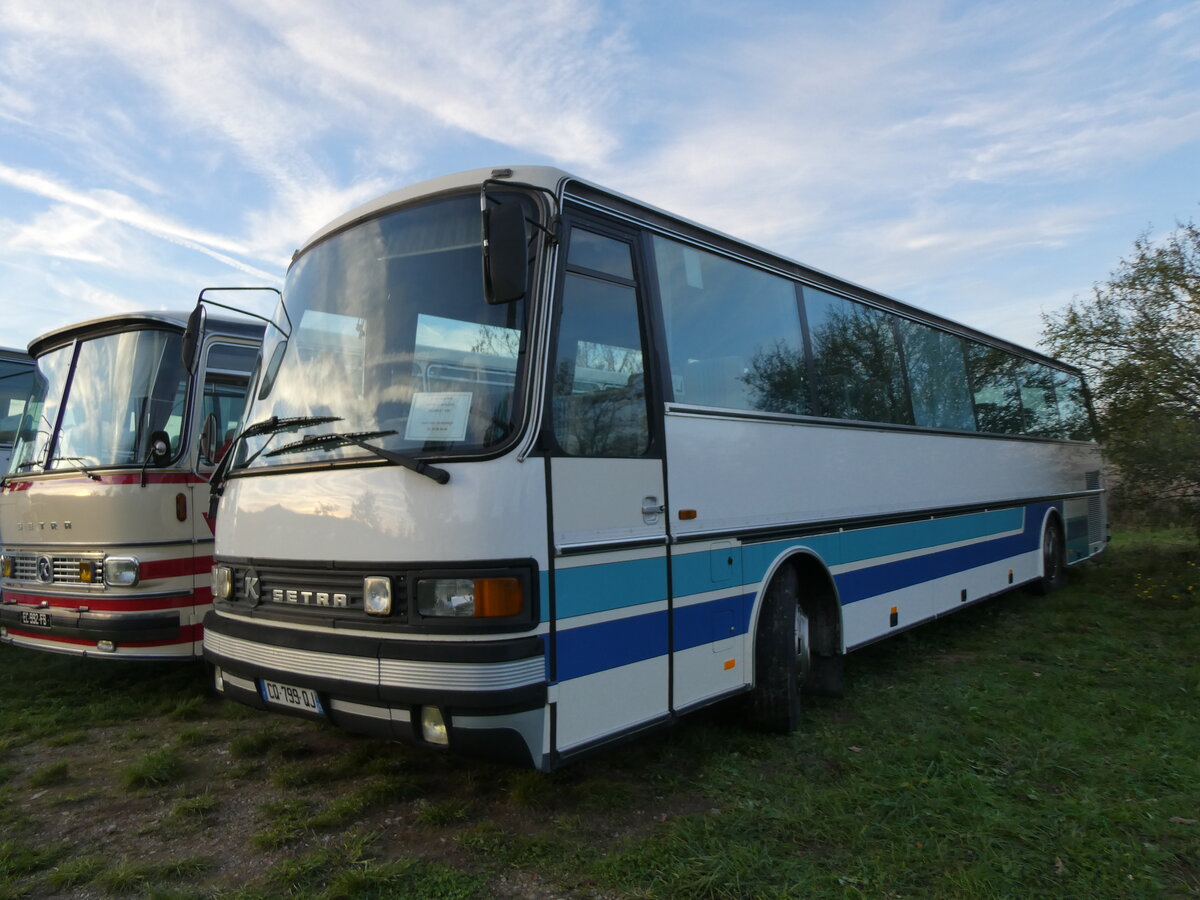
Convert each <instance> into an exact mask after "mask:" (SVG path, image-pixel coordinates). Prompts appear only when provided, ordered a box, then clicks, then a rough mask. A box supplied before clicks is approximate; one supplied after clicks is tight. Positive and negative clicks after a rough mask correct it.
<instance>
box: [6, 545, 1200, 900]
mask: <svg viewBox="0 0 1200 900" xmlns="http://www.w3.org/2000/svg"><path fill="white" fill-rule="evenodd" d="M1197 563H1200V552H1198V551H1197V548H1196V543H1195V540H1194V539H1193V538H1191V537H1190V536H1188V535H1186V534H1184V533H1181V532H1162V533H1151V532H1138V533H1137V534H1135V535H1129V536H1125V537H1124V538H1122V539H1119V540H1118V541H1117V542H1116V543H1115V544H1114V546H1113V548H1112V550H1111V551H1110V552H1109V553H1108V554H1107V555H1106V556H1105V557H1104V558H1103V559H1102V560H1101V561H1100V562H1099V563H1097V564H1095V565H1089V566H1087V567H1085V568H1083V569H1081V570H1078V571H1074V572H1073V573H1072V580H1071V584H1070V586H1069V587H1068V588H1066V589H1064V590H1062V591H1060V592H1058V593H1056V594H1053V595H1051V596H1050V597H1048V598H1036V597H1032V596H1028V595H1025V594H1022V593H1014V594H1011V595H1009V596H1007V597H1003V598H1000V599H998V600H995V601H991V602H988V603H984V604H981V605H979V606H977V607H972V608H970V609H967V610H964V611H963V612H961V613H959V614H957V615H955V616H952V617H950V618H949V619H946V620H943V621H941V622H938V623H934V624H932V625H929V626H926V627H923V628H920V629H917V630H915V631H912V632H909V633H906V634H904V635H902V636H899V637H897V638H895V639H893V640H891V641H889V642H886V643H884V644H881V645H877V646H875V647H872V648H869V649H867V650H865V651H862V652H859V653H857V654H854V655H852V656H851V657H850V659H849V661H848V664H847V682H848V684H847V696H846V698H845V699H842V700H815V701H813V702H811V703H810V704H809V705H808V707H807V710H806V713H805V717H804V723H803V728H802V730H801V731H800V732H799V733H797V734H795V735H793V736H790V737H774V736H765V735H761V734H755V733H752V732H748V731H746V730H745V729H743V728H741V727H740V726H739V725H738V723H737V721H736V718H735V717H734V715H733V714H732V712H731V711H729V710H724V709H716V710H712V711H709V712H705V713H701V714H699V715H697V716H694V717H691V718H689V719H688V720H685V721H684V722H683V723H682V724H681V725H679V726H678V727H676V728H674V729H671V730H670V731H667V732H664V733H662V734H660V735H657V736H654V737H650V738H647V739H644V740H641V741H638V742H635V743H632V744H628V745H626V746H624V747H621V748H619V749H615V750H613V751H611V752H609V753H607V754H605V755H603V756H599V757H596V758H593V759H591V760H588V761H585V762H583V763H580V764H578V765H575V766H573V767H571V768H568V769H566V770H564V771H562V772H559V773H555V774H553V775H550V776H546V775H540V774H537V773H534V772H527V771H520V770H514V769H509V768H505V767H502V766H496V765H491V764H488V763H481V762H477V761H468V760H461V759H455V758H451V757H444V756H440V755H436V754H428V753H421V752H417V751H414V750H410V749H406V748H403V747H399V746H395V745H392V744H388V743H385V742H382V741H375V740H367V739H361V738H355V737H352V736H348V735H344V734H341V733H338V732H336V731H333V730H331V729H328V728H323V727H320V726H317V725H314V724H310V723H307V722H303V721H299V720H293V719H286V718H282V717H276V716H269V715H266V714H263V713H258V712H255V711H252V710H246V709H243V708H241V707H238V706H235V705H233V704H229V703H224V702H221V701H219V700H217V699H215V698H213V697H211V696H210V695H209V694H208V693H207V690H206V685H205V682H204V678H203V673H202V670H201V668H200V667H199V666H198V665H173V666H167V665H131V666H126V667H120V666H118V665H113V664H105V663H103V662H100V661H77V660H72V659H66V658H59V657H53V656H46V655H42V654H38V653H33V652H30V651H22V650H17V649H14V648H11V647H0V751H2V753H0V900H3V898H9V897H23V896H27V897H38V898H41V897H108V896H118V897H120V896H124V897H157V898H190V897H210V896H219V897H226V898H239V900H241V898H267V897H289V896H298V897H309V896H319V897H328V898H350V897H367V898H391V897H397V898H399V897H413V898H488V897H521V898H550V897H819V898H823V897H831V898H859V897H862V898H868V897H869V898H902V897H903V898H942V897H946V898H959V897H963V898H1000V897H1012V898H1029V897H1081V898H1090V900H1107V898H1118V897H1194V896H1200V571H1197Z"/></svg>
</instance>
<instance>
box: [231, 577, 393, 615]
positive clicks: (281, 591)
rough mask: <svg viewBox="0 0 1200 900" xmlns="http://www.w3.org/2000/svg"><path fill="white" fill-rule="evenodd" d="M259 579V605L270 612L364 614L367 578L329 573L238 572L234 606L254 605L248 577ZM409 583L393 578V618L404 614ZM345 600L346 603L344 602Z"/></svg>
mask: <svg viewBox="0 0 1200 900" xmlns="http://www.w3.org/2000/svg"><path fill="white" fill-rule="evenodd" d="M248 575H250V576H251V577H257V578H258V600H257V605H259V606H262V607H266V608H269V609H275V608H286V609H296V610H312V611H313V612H314V614H321V613H343V614H344V613H345V612H346V611H347V610H349V611H351V612H362V608H363V576H362V574H359V573H353V572H342V571H331V570H329V569H316V570H305V569H292V568H288V569H284V568H274V567H267V568H261V569H260V568H252V569H245V568H241V567H238V568H235V569H234V576H233V597H231V598H230V599H231V600H232V602H235V603H238V604H254V603H255V601H254V598H253V597H252V595H251V592H250V587H249V585H248V583H247V576H248ZM406 591H407V583H406V581H405V579H404V578H403V577H395V576H394V577H393V578H392V608H393V611H394V612H393V614H403V612H404V609H405V594H406ZM342 598H344V602H343V601H342Z"/></svg>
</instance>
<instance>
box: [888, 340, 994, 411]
mask: <svg viewBox="0 0 1200 900" xmlns="http://www.w3.org/2000/svg"><path fill="white" fill-rule="evenodd" d="M899 326H900V342H901V344H902V346H903V347H904V366H905V370H906V371H907V372H908V386H909V390H910V392H911V394H912V405H913V422H914V424H916V425H921V426H923V427H926V428H954V429H958V430H960V431H974V430H975V410H974V408H973V406H972V405H971V392H970V390H969V389H968V388H967V360H966V355H965V348H964V347H963V341H962V338H958V337H955V336H954V335H952V334H948V333H946V332H945V331H939V330H938V329H936V328H930V327H929V326H928V325H922V324H921V323H919V322H913V321H911V320H909V319H900V320H899Z"/></svg>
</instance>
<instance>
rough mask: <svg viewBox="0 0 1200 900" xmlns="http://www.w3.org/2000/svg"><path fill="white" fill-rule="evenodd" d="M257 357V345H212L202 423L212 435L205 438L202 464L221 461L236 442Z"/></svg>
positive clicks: (206, 375)
mask: <svg viewBox="0 0 1200 900" xmlns="http://www.w3.org/2000/svg"><path fill="white" fill-rule="evenodd" d="M257 359H258V348H257V347H244V346H238V345H235V344H213V345H212V347H210V348H209V351H208V359H207V362H206V364H205V371H204V388H203V392H202V394H201V398H200V416H199V426H198V427H199V428H200V429H201V435H202V436H203V434H204V433H205V431H206V430H207V431H208V435H209V438H210V439H209V440H208V441H201V453H200V464H201V465H206V466H213V465H216V464H217V463H219V462H220V461H221V457H222V456H224V455H225V452H226V451H227V450H228V449H229V445H230V444H231V443H232V442H233V438H234V436H235V435H236V434H237V432H238V428H239V426H240V425H241V421H242V413H243V411H244V410H245V408H246V391H247V388H248V386H249V383H250V373H251V372H252V371H253V369H254V364H255V361H256V360H257ZM210 422H211V423H212V424H209V423H210Z"/></svg>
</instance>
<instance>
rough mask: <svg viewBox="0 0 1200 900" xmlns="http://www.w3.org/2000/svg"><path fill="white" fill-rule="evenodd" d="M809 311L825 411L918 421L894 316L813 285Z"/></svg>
mask: <svg viewBox="0 0 1200 900" xmlns="http://www.w3.org/2000/svg"><path fill="white" fill-rule="evenodd" d="M804 311H805V315H806V316H807V318H808V333H809V340H810V341H811V342H812V353H813V366H814V369H813V374H814V376H815V377H816V388H817V396H818V398H819V400H820V403H821V414H822V415H825V416H829V417H831V418H835V419H858V420H860V421H865V422H888V423H892V424H896V425H911V424H913V414H912V407H911V405H910V403H909V400H908V392H907V390H906V388H905V384H904V373H903V371H902V369H901V365H900V349H899V346H898V344H897V342H896V331H895V329H894V328H893V327H892V317H891V316H890V315H888V314H887V313H885V312H883V311H882V310H878V309H873V308H871V307H869V306H865V305H863V304H861V303H855V302H854V301H852V300H846V299H845V298H843V297H835V296H834V295H833V294H827V293H825V292H824V291H819V290H815V289H813V288H807V287H806V288H805V289H804Z"/></svg>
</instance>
